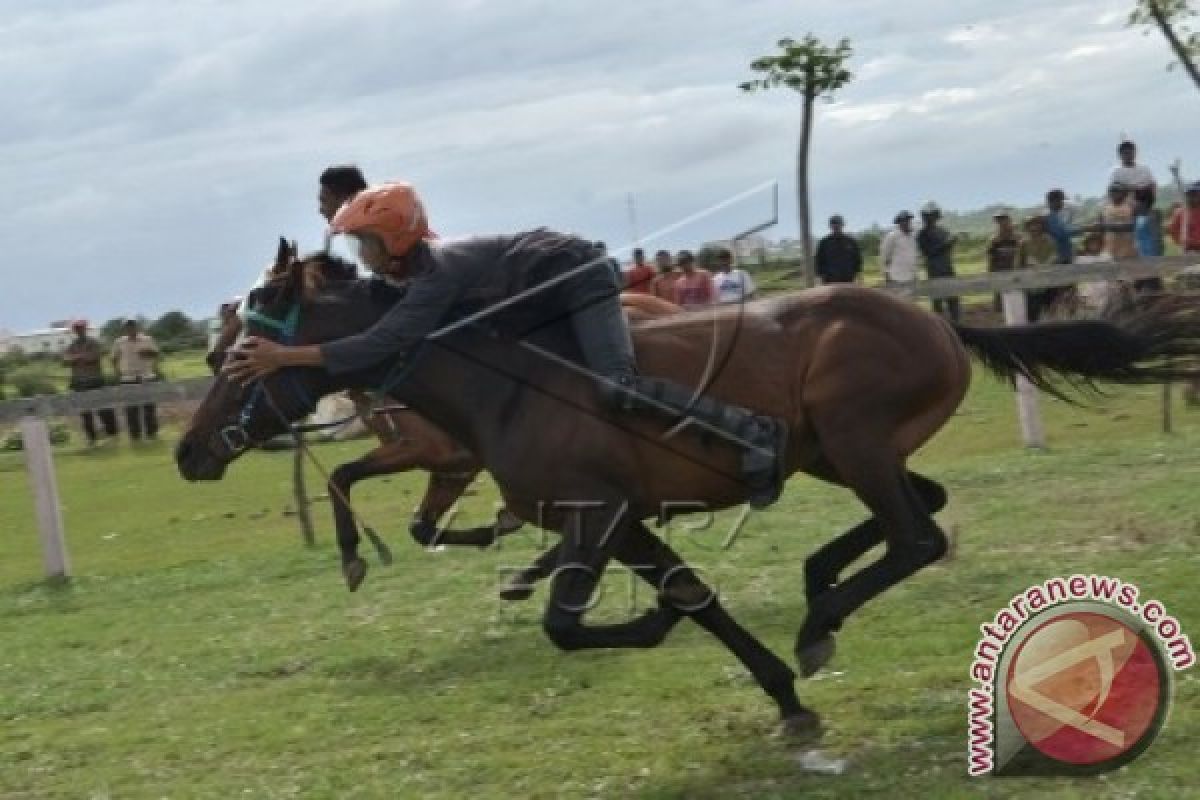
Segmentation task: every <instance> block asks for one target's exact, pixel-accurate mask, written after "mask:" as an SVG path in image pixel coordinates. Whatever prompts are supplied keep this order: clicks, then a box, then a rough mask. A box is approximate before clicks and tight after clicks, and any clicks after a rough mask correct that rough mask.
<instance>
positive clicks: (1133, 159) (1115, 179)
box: [1108, 139, 1157, 190]
mask: <svg viewBox="0 0 1200 800" xmlns="http://www.w3.org/2000/svg"><path fill="white" fill-rule="evenodd" d="M1117 157H1118V158H1120V159H1121V163H1120V164H1118V165H1117V166H1115V167H1113V171H1112V174H1111V175H1109V177H1108V185H1109V186H1115V185H1121V186H1124V187H1126V188H1128V189H1131V190H1136V189H1147V188H1155V187H1156V186H1157V184H1156V182H1155V180H1154V173H1153V172H1151V171H1150V170H1149V169H1148V168H1147V167H1143V166H1142V165H1141V164H1139V163H1137V145H1136V144H1134V143H1133V142H1131V141H1129V140H1128V139H1126V140H1125V141H1123V142H1121V145H1120V146H1119V147H1118V148H1117Z"/></svg>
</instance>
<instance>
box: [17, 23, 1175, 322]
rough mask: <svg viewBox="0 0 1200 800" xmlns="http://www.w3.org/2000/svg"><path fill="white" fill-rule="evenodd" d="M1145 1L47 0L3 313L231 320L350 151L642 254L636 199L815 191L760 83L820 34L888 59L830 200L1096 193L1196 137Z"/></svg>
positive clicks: (650, 205)
mask: <svg viewBox="0 0 1200 800" xmlns="http://www.w3.org/2000/svg"><path fill="white" fill-rule="evenodd" d="M1127 5H1128V3H1127V2H1125V1H1124V0H1102V1H1101V2H1087V1H1085V0H1078V1H1068V2H1064V3H1060V4H1058V5H1057V6H1055V7H1053V8H1047V7H1046V6H1045V5H1044V4H1041V3H1035V2H1033V1H1032V0H1014V2H1012V3H1009V4H1008V5H1007V6H1006V7H1004V8H1003V9H999V10H998V9H997V8H996V7H995V5H994V4H992V3H985V2H982V0H971V1H970V2H950V1H949V0H934V1H933V2H927V3H921V4H916V5H913V6H909V7H898V6H896V5H895V4H894V3H890V2H888V3H885V2H881V1H877V0H866V1H864V2H850V3H843V4H837V5H835V4H820V5H816V4H801V3H795V2H791V1H790V0H749V1H745V0H743V1H742V2H734V0H696V1H695V2H691V3H686V4H685V3H679V2H668V1H667V0H646V1H645V2H641V3H636V4H635V3H623V4H612V3H608V2H604V3H601V2H599V0H587V1H586V2H573V3H554V2H549V0H505V2H500V1H499V0H452V1H450V2H442V3H439V4H438V5H437V6H436V7H432V6H431V5H430V4H428V3H423V2H415V0H411V1H409V2H385V0H342V2H339V3H337V4H330V3H328V2H324V0H293V1H292V2H288V3H286V4H285V3H282V2H280V1H279V0H247V1H246V2H239V3H228V2H218V1H217V0H210V1H209V2H196V1H194V2H188V3H162V2H157V1H156V0H125V1H124V2H107V3H97V2H84V0H79V2H67V1H66V0H49V2H47V1H46V0H38V2H36V3H35V2H32V1H31V0H28V1H27V2H24V3H18V7H17V8H15V9H12V10H6V17H5V19H4V20H3V21H0V87H3V88H0V98H2V100H3V103H4V107H5V109H6V114H5V116H4V118H3V119H2V120H0V170H2V173H0V177H2V180H3V183H4V186H5V187H6V189H7V191H6V193H5V194H6V205H5V207H4V209H3V211H4V214H3V215H2V216H0V235H2V236H3V237H4V240H5V242H6V243H7V244H8V247H7V248H6V249H7V254H8V257H9V260H10V264H9V266H8V269H7V270H6V276H7V277H8V280H7V281H6V284H7V285H6V289H5V293H4V295H3V297H4V298H5V301H4V302H3V303H0V327H8V328H22V327H31V326H34V325H39V324H43V323H44V322H45V321H47V320H48V319H51V318H56V317H62V316H66V315H69V314H77V313H84V314H88V315H90V316H93V317H98V318H99V317H108V316H113V315H116V314H120V313H128V312H129V311H133V310H139V311H145V312H147V313H161V311H163V310H166V309H168V308H174V307H181V308H184V309H185V310H188V311H190V312H193V313H196V312H201V313H208V312H209V311H210V310H211V308H212V307H213V306H215V304H216V303H217V302H218V301H220V300H221V299H222V298H223V296H224V295H226V294H229V293H233V292H235V291H236V290H238V289H239V288H240V287H242V286H244V285H245V284H246V283H248V282H249V280H250V279H251V278H252V276H253V275H254V274H255V273H256V272H257V271H258V269H259V268H260V267H261V265H262V263H263V262H264V261H265V260H266V259H267V258H268V257H269V256H270V255H271V252H272V249H273V248H272V242H273V241H274V237H275V236H276V235H278V234H279V233H287V234H288V235H291V236H296V237H299V238H300V239H301V240H302V241H304V242H307V243H309V244H312V243H315V242H316V241H317V240H318V237H319V235H320V225H319V220H318V219H317V218H316V215H315V212H314V209H313V205H314V203H313V194H314V189H313V183H314V179H315V175H316V173H317V172H318V171H319V170H320V169H321V168H322V167H323V166H324V165H326V164H328V163H330V162H335V161H346V160H354V161H358V162H360V163H361V164H362V165H363V166H364V168H366V170H367V171H368V175H369V176H370V177H373V178H375V179H384V178H388V177H405V178H407V179H410V180H412V181H414V182H415V183H417V184H418V185H419V186H420V187H421V189H422V191H423V193H424V194H425V196H426V199H427V204H428V205H429V207H430V209H431V211H432V213H433V215H434V218H435V222H436V224H437V227H438V228H439V230H440V231H442V232H443V233H447V234H451V235H453V234H466V233H471V232H489V231H501V230H512V229H517V228H520V227H525V226H532V225H540V224H548V225H555V226H560V227H563V228H567V229H572V230H578V231H580V232H584V233H587V234H588V235H590V236H593V237H596V238H606V239H608V240H609V241H610V242H613V243H621V242H623V240H624V238H625V237H626V235H627V230H628V228H627V222H626V208H625V197H626V193H628V192H634V193H636V195H637V197H638V204H639V210H640V211H641V214H642V217H643V219H642V220H641V222H642V228H643V230H646V229H651V228H654V227H657V226H661V225H665V224H668V223H670V222H672V221H673V220H675V219H677V218H679V217H681V216H683V215H685V214H688V213H691V212H693V211H695V210H697V209H701V208H704V207H706V206H708V205H710V204H711V203H713V202H715V201H718V200H720V199H721V198H723V197H726V196H728V195H729V194H731V193H734V192H738V191H740V190H743V189H745V188H747V187H748V186H751V185H754V184H757V183H759V182H760V181H762V180H764V179H768V178H778V179H780V180H782V181H784V184H785V187H784V188H785V191H784V196H785V198H789V197H790V195H791V193H792V192H791V186H790V183H789V179H790V176H791V173H792V170H793V159H794V149H795V135H796V130H797V127H798V121H799V120H798V117H799V113H798V108H797V105H796V103H795V102H794V101H793V100H792V99H790V98H786V97H785V96H783V95H781V94H780V95H764V96H758V97H748V96H744V95H742V94H741V93H739V92H738V91H737V90H736V88H735V84H736V83H737V81H738V80H740V79H742V78H743V77H744V76H745V74H746V64H747V63H748V61H749V60H750V59H751V58H752V57H754V56H755V55H758V54H760V53H761V52H763V51H765V50H766V49H768V48H769V47H771V46H772V44H773V42H774V40H775V39H776V38H778V37H779V36H780V35H783V34H786V33H790V34H794V35H799V34H802V33H803V32H804V31H806V30H810V29H811V30H815V31H817V32H818V33H820V34H821V35H822V36H827V37H830V38H833V37H836V36H839V35H843V34H844V35H847V36H850V37H851V38H853V39H854V42H855V47H856V51H857V54H856V57H855V61H854V68H855V69H856V71H857V73H858V79H857V80H856V82H855V83H853V84H852V85H851V86H850V87H848V88H847V89H846V90H845V91H844V92H842V93H841V96H840V97H839V99H838V102H836V103H834V104H832V105H825V106H822V107H821V109H820V112H821V119H820V120H819V123H818V127H817V138H816V142H815V145H814V147H815V149H814V174H813V181H814V197H815V201H816V212H817V214H818V216H824V215H826V214H828V213H829V212H831V211H833V210H835V209H836V210H840V211H844V212H846V213H848V214H850V215H851V217H852V219H854V220H855V221H858V222H865V221H868V220H874V219H886V218H890V216H891V213H892V212H893V211H894V210H895V209H896V208H899V207H903V206H910V207H911V206H914V205H917V204H918V203H920V202H924V200H926V199H928V198H929V197H937V198H938V199H939V200H941V201H942V202H944V203H946V204H948V205H951V206H955V205H957V206H969V205H980V204H983V203H986V202H991V201H993V200H997V199H1001V198H1003V199H1007V200H1010V201H1019V202H1032V201H1033V200H1034V199H1036V197H1037V196H1038V195H1039V194H1040V193H1041V191H1043V190H1044V189H1045V188H1047V187H1046V186H1045V184H1046V183H1047V182H1050V181H1052V182H1054V183H1060V184H1063V185H1065V186H1067V187H1068V188H1072V189H1077V190H1079V191H1082V192H1088V193H1094V192H1096V191H1098V190H1099V188H1100V186H1099V185H1100V183H1101V182H1102V180H1103V176H1104V175H1105V174H1106V172H1107V167H1108V162H1109V161H1110V160H1111V156H1112V153H1111V151H1112V145H1113V143H1114V142H1115V139H1116V136H1117V135H1118V133H1120V132H1121V131H1123V130H1126V131H1129V132H1130V133H1132V134H1134V135H1136V136H1138V137H1139V138H1140V139H1141V140H1142V142H1143V149H1144V151H1145V157H1146V160H1147V161H1148V162H1150V163H1151V164H1153V165H1155V166H1157V167H1159V168H1160V171H1162V170H1161V167H1162V165H1163V164H1165V162H1166V161H1167V160H1170V159H1172V158H1174V157H1175V156H1177V155H1182V156H1184V157H1185V158H1186V157H1188V156H1189V153H1190V151H1189V150H1188V149H1187V148H1188V145H1189V144H1190V141H1191V138H1192V137H1191V135H1190V133H1191V131H1190V130H1189V128H1191V127H1194V125H1192V124H1191V123H1192V122H1193V121H1194V120H1195V116H1194V114H1193V115H1190V116H1189V115H1188V114H1187V113H1185V112H1184V111H1183V109H1185V108H1193V107H1194V106H1193V104H1194V103H1195V102H1196V98H1195V97H1194V92H1193V91H1192V89H1191V88H1190V87H1189V85H1188V84H1187V83H1186V81H1184V80H1183V79H1182V78H1180V77H1179V76H1178V75H1174V74H1168V73H1167V72H1166V71H1165V70H1164V69H1163V65H1164V64H1165V63H1166V62H1167V61H1168V60H1169V58H1168V55H1167V53H1166V51H1165V49H1164V48H1163V45H1162V44H1161V43H1160V42H1159V41H1157V40H1156V39H1153V38H1144V37H1140V36H1138V35H1136V34H1135V33H1132V32H1129V31H1126V30H1124V29H1123V28H1122V27H1121V17H1120V11H1121V10H1122V9H1123V8H1124V7H1125V6H1127ZM1163 109H1180V111H1179V113H1175V114H1170V113H1168V114H1164V113H1163ZM764 208H765V199H764V200H763V201H762V202H760V201H759V200H758V199H757V198H756V199H755V200H754V201H748V202H747V203H746V204H744V205H743V207H741V208H738V209H731V210H730V211H728V212H726V213H724V214H723V215H721V216H720V217H719V218H714V219H709V220H705V221H703V222H701V223H698V224H696V225H693V226H689V227H688V228H687V229H686V230H684V231H681V232H680V234H679V236H678V237H677V238H676V239H674V240H670V241H668V242H665V244H669V245H672V246H676V245H682V244H685V243H687V244H690V243H694V240H695V239H698V238H704V237H708V236H716V235H722V234H727V233H729V232H730V230H731V229H734V228H737V227H738V226H739V225H741V224H742V223H743V222H744V221H745V220H746V219H749V218H750V217H753V216H755V215H761V213H762V209H764ZM784 213H785V215H786V216H785V220H787V219H790V218H791V214H792V211H791V205H790V202H788V203H787V204H786V205H785V208H784ZM793 230H794V224H791V223H788V224H785V225H784V226H782V228H781V230H780V232H781V233H784V234H789V233H791V232H792V231H793Z"/></svg>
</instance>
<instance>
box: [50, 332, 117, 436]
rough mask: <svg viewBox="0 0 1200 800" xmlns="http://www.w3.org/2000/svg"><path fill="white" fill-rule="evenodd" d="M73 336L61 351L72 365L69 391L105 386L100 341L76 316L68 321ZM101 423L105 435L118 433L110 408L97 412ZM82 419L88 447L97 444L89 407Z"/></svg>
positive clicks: (67, 363)
mask: <svg viewBox="0 0 1200 800" xmlns="http://www.w3.org/2000/svg"><path fill="white" fill-rule="evenodd" d="M71 330H72V331H73V332H74V333H75V340H74V341H72V342H71V344H69V345H68V346H67V351H66V353H64V354H63V363H65V364H66V365H67V366H68V367H70V368H71V380H70V383H69V384H68V387H69V388H70V390H71V391H72V392H88V391H91V390H92V389H102V388H104V367H103V365H102V363H101V362H102V361H103V360H104V350H103V348H101V347H100V342H98V341H96V339H95V338H93V337H91V336H88V333H87V322H86V321H84V320H81V319H77V320H75V321H74V322H72V323H71ZM96 415H98V416H99V417H100V424H101V425H102V426H103V427H104V435H105V436H116V435H117V414H116V412H115V411H113V410H112V409H111V408H103V409H100V410H99V411H97V412H96ZM79 416H80V421H81V422H82V423H83V434H84V436H86V437H87V443H88V446H89V447H93V446H95V444H96V438H97V437H96V422H95V418H94V416H93V414H92V412H91V411H84V412H81V413H80V415H79Z"/></svg>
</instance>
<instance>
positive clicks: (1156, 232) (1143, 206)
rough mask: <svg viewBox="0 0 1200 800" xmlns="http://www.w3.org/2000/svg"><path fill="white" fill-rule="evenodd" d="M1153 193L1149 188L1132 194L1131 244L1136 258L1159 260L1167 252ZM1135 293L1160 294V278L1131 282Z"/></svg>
mask: <svg viewBox="0 0 1200 800" xmlns="http://www.w3.org/2000/svg"><path fill="white" fill-rule="evenodd" d="M1155 199H1156V197H1155V191H1154V188H1153V187H1151V186H1146V187H1143V188H1141V189H1137V190H1135V191H1134V193H1133V243H1134V246H1135V247H1136V248H1137V254H1138V258H1161V257H1162V256H1164V255H1165V254H1166V252H1167V248H1166V245H1165V244H1164V243H1163V218H1162V212H1161V211H1159V210H1158V209H1157V208H1155V207H1154V204H1155ZM1133 289H1134V291H1137V292H1161V291H1162V290H1163V282H1162V278H1159V277H1157V276H1156V277H1153V278H1142V279H1141V280H1136V281H1134V282H1133Z"/></svg>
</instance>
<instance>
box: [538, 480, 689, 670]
mask: <svg viewBox="0 0 1200 800" xmlns="http://www.w3.org/2000/svg"><path fill="white" fill-rule="evenodd" d="M613 508H616V509H617V510H616V512H615V514H614V512H613V511H612V510H611V509H613ZM564 520H565V522H567V523H568V527H567V529H566V530H564V531H563V534H562V540H561V541H560V542H559V545H558V547H557V548H556V549H557V551H558V564H557V567H556V568H555V570H554V577H553V580H552V582H551V589H550V597H549V598H548V600H547V601H546V610H545V613H544V614H543V617H542V629H543V630H544V631H545V633H546V636H547V637H548V638H549V639H550V641H551V642H553V643H554V644H555V645H556V646H557V647H558V648H559V649H561V650H567V651H572V650H589V649H601V648H635V647H641V648H647V647H655V646H657V645H659V644H661V643H662V641H663V639H664V638H666V635H667V633H668V632H670V630H671V629H672V628H673V627H675V625H676V624H678V622H679V620H680V619H681V618H682V616H683V614H682V613H681V612H680V611H678V610H677V609H676V608H674V607H673V606H670V605H664V604H661V603H660V605H659V607H658V608H656V609H653V610H651V611H647V612H646V613H644V614H642V615H641V616H639V617H636V618H634V619H632V620H629V621H628V622H619V623H615V624H609V625H585V624H584V623H583V615H584V614H585V613H587V611H588V610H589V609H590V608H591V605H592V595H593V593H594V591H595V589H596V586H597V584H598V583H599V582H600V577H601V575H602V574H603V573H604V569H605V568H606V567H607V566H608V562H609V560H610V559H611V558H612V557H613V555H614V553H615V552H616V551H617V549H618V548H619V547H624V546H625V545H624V542H625V540H626V539H627V538H628V536H629V535H630V530H631V527H632V525H631V522H630V520H629V519H628V518H627V511H626V507H625V505H624V504H623V503H620V502H619V501H618V502H617V503H616V504H604V505H602V506H597V507H591V508H579V509H572V510H570V511H568V512H567V513H566V515H565V518H564ZM569 523H574V524H573V525H571V524H569Z"/></svg>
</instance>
